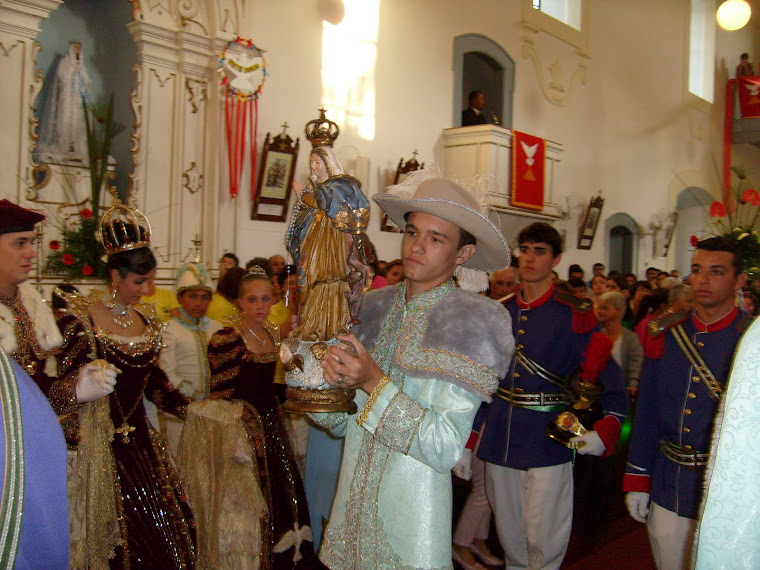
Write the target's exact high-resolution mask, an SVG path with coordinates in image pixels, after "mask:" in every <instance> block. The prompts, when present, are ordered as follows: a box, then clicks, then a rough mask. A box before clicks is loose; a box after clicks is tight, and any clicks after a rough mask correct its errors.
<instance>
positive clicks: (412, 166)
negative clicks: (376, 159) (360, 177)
mask: <svg viewBox="0 0 760 570" xmlns="http://www.w3.org/2000/svg"><path fill="white" fill-rule="evenodd" d="M424 166H425V163H424V162H423V163H422V164H420V163H419V162H417V151H416V150H415V151H414V152H413V153H412V158H411V159H409V160H407V161H406V162H404V158H403V157H402V158H400V159H399V161H398V167H397V168H396V175H395V176H394V177H393V184H394V185H395V184H400V183H401V182H403V181H404V179H405V178H406V177H407V176H409V174H410V173H411V172H414V171H415V170H421V169H422V168H424ZM380 230H381V231H384V232H396V233H400V232H401V229H400V228H399V227H398V226H396V224H394V223H393V222H392V221H391V219H390V218H389V217H388V214H383V218H382V219H381V220H380Z"/></svg>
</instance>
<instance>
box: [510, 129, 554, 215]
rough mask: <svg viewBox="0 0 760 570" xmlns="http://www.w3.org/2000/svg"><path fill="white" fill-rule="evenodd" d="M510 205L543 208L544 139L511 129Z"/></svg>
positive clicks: (534, 208) (533, 208) (535, 208)
mask: <svg viewBox="0 0 760 570" xmlns="http://www.w3.org/2000/svg"><path fill="white" fill-rule="evenodd" d="M512 133H513V135H512V205H513V206H518V207H520V208H530V209H532V210H543V209H544V164H545V160H544V159H545V158H546V143H545V141H544V139H541V138H538V137H534V136H532V135H528V134H525V133H520V132H518V131H512Z"/></svg>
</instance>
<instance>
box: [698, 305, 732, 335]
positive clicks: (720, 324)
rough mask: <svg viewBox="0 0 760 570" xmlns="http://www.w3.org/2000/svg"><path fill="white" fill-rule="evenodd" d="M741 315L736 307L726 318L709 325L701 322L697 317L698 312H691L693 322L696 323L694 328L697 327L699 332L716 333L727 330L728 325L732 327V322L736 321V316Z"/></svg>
mask: <svg viewBox="0 0 760 570" xmlns="http://www.w3.org/2000/svg"><path fill="white" fill-rule="evenodd" d="M738 314H739V309H737V308H736V307H734V308H733V309H731V312H730V313H728V314H727V315H726V316H725V317H722V318H720V319H718V320H717V321H715V322H714V323H710V324H709V325H707V324H705V323H703V322H702V321H701V320H699V317H698V316H697V312H696V311H692V312H691V322H692V323H694V326H695V327H697V332H703V333H705V332H715V331H719V330H722V329H724V328H726V327H727V326H728V325H730V324H731V323H732V322H734V319H735V318H736V315H738Z"/></svg>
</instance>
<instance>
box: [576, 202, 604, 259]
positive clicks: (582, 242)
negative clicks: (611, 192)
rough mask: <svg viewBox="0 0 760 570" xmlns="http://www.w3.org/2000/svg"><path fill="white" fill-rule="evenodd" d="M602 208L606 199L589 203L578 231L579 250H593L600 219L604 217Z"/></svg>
mask: <svg viewBox="0 0 760 570" xmlns="http://www.w3.org/2000/svg"><path fill="white" fill-rule="evenodd" d="M602 206H604V198H602V197H601V196H597V197H596V198H592V199H591V201H590V202H589V204H588V207H587V208H586V211H585V213H584V215H583V217H582V218H581V224H580V227H579V229H578V249H591V246H592V245H593V243H594V236H595V235H596V228H597V226H598V225H599V219H600V218H601V217H602Z"/></svg>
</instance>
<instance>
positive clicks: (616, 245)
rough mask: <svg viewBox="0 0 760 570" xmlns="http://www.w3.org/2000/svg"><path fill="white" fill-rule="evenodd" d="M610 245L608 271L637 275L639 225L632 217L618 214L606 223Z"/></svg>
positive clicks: (606, 232)
mask: <svg viewBox="0 0 760 570" xmlns="http://www.w3.org/2000/svg"><path fill="white" fill-rule="evenodd" d="M605 234H606V235H607V243H608V244H609V250H608V251H609V258H608V259H607V268H608V271H619V272H620V273H636V269H637V265H638V250H639V225H638V224H637V223H636V220H634V219H633V218H632V217H631V216H629V215H628V214H623V213H622V212H618V213H616V214H613V215H612V216H610V217H609V218H607V220H606V221H605Z"/></svg>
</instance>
